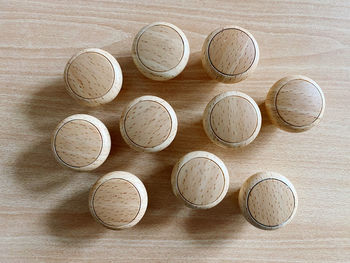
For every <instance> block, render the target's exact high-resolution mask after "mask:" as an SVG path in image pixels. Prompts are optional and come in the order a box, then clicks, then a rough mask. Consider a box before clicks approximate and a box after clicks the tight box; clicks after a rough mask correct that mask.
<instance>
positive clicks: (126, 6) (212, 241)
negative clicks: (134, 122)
mask: <svg viewBox="0 0 350 263" xmlns="http://www.w3.org/2000/svg"><path fill="white" fill-rule="evenodd" d="M157 20H158V21H159V20H160V21H162V20H163V21H167V22H170V23H174V24H175V25H177V26H178V27H180V28H181V29H183V31H184V32H185V34H186V35H187V37H188V39H189V42H190V47H191V55H190V60H189V63H188V65H187V67H186V68H185V70H184V72H183V73H182V74H181V75H180V76H178V77H177V78H175V79H173V80H171V81H168V82H163V83H159V82H155V81H152V80H149V79H146V78H145V77H143V76H142V75H141V73H139V72H138V70H137V69H136V67H135V65H134V64H133V62H132V59H131V51H130V49H131V44H132V40H133V36H134V35H135V34H136V33H137V31H138V30H139V29H140V28H141V27H142V26H144V25H146V24H148V23H151V22H154V21H157ZM228 24H233V25H239V26H242V27H244V28H247V29H248V30H250V31H251V32H252V33H253V34H254V36H255V37H256V39H257V41H258V43H259V45H260V51H261V58H260V63H259V65H258V67H257V70H256V71H255V73H254V74H253V75H252V76H251V77H250V78H248V79H247V80H246V81H243V82H241V83H238V84H233V85H225V84H218V83H217V82H214V81H211V80H210V79H209V78H208V77H207V75H206V74H205V72H204V70H203V69H202V67H201V63H200V50H201V46H202V43H203V41H204V39H205V37H206V36H207V34H209V33H210V32H211V31H212V30H214V29H215V28H217V27H219V26H224V25H228ZM0 33H1V35H0V96H1V100H0V107H1V108H0V109H1V111H0V118H1V119H0V128H1V135H0V140H1V147H0V155H1V158H0V165H1V166H0V168H1V183H0V201H1V202H0V229H1V231H0V261H1V262H59V261H62V262H68V261H70V262H78V261H83V260H85V261H91V262H106V261H107V262H108V261H110V262H147V261H148V262H230V261H239V262H263V261H269V262H321V261H322V262H326V261H327V262H339V261H343V262H349V260H350V207H349V206H350V205H349V204H350V174H349V171H350V114H349V112H350V78H349V75H350V2H349V1H348V0H343V1H333V0H322V1H312V0H309V1H306V0H299V1H278V2H277V1H259V0H255V1H217V2H216V1H179V2H176V1H170V0H164V1H161V0H155V1H139V2H136V1H130V2H128V1H120V2H110V1H68V0H67V1H46V0H41V1H39V0H38V1H6V0H1V1H0ZM88 47H98V48H103V49H105V50H107V51H109V52H111V53H112V54H113V55H115V56H116V57H117V59H118V61H119V62H120V64H121V67H122V70H123V74H124V85H123V88H122V91H121V93H120V94H119V96H118V97H117V99H116V100H115V101H113V102H112V103H110V104H108V105H106V106H102V107H99V108H97V109H90V108H86V107H81V106H79V105H78V104H76V102H75V101H74V100H73V99H72V98H71V97H70V96H69V95H68V94H67V92H66V91H65V89H64V82H63V70H64V67H65V64H66V62H67V61H68V59H69V58H70V57H71V55H73V54H74V53H75V52H77V51H78V50H80V49H82V48H88ZM287 74H303V75H306V76H309V77H310V78H312V79H314V80H315V81H317V82H318V84H319V85H320V86H321V88H322V89H323V91H324V93H325V97H326V111H325V115H324V119H323V121H322V122H321V123H320V125H319V126H318V127H316V128H314V129H312V130H310V131H308V132H305V133H302V134H290V133H286V132H283V131H280V130H278V129H276V128H274V126H272V125H271V123H270V121H269V120H268V119H267V116H266V113H265V111H264V108H263V107H262V108H261V109H262V111H263V112H262V113H263V125H262V130H261V132H260V134H259V136H258V137H257V139H256V140H255V141H254V142H253V143H252V144H251V145H249V146H248V147H247V148H244V149H241V150H227V149H221V148H219V147H218V146H215V145H214V144H213V143H211V142H210V141H209V139H208V138H207V137H206V135H205V133H204V131H203V128H202V125H201V115H202V112H203V111H204V108H205V106H206V104H207V102H209V100H210V99H211V98H212V97H213V96H214V95H216V94H219V93H221V92H224V91H228V90H238V91H242V92H245V93H247V94H249V95H250V96H252V97H253V98H254V99H255V100H256V101H257V102H258V104H259V105H262V103H263V100H264V98H265V96H266V94H267V91H268V89H269V87H270V86H271V85H272V84H273V83H274V82H275V81H276V80H278V79H279V78H281V77H283V76H285V75H287ZM148 94H151V95H156V96H159V97H162V98H164V99H166V100H167V101H169V103H170V104H171V105H172V106H173V107H174V109H175V111H176V112H177V115H178V119H179V131H178V134H177V136H176V138H175V140H174V142H173V143H172V144H171V145H170V147H168V148H167V149H166V150H164V151H162V152H159V153H138V152H135V151H134V150H131V149H130V148H129V147H128V146H127V145H126V144H125V143H124V142H123V140H122V139H121V135H120V133H119V127H118V121H119V117H120V114H121V111H122V109H123V108H124V106H126V105H127V103H128V102H129V101H131V100H132V99H134V98H135V97H137V96H141V95H148ZM76 113H87V114H91V115H93V116H96V117H98V118H100V119H101V120H102V121H103V122H105V124H106V125H107V127H108V128H109V130H110V132H111V136H112V151H111V155H110V157H109V158H108V159H107V161H106V163H105V164H103V165H102V166H101V167H100V168H98V169H97V170H95V171H94V172H90V173H86V172H83V173H79V172H76V171H71V170H69V169H65V168H62V167H61V166H59V164H58V163H57V162H56V161H55V159H54V157H53V154H52V153H51V151H50V135H51V132H52V131H53V129H54V128H55V126H56V125H57V123H58V122H59V121H61V120H62V119H64V118H65V117H67V116H69V115H71V114H76ZM193 150H206V151H210V152H212V153H214V154H216V155H218V156H219V157H220V158H222V160H223V161H224V162H225V163H226V164H227V166H228V169H229V171H230V179H231V182H230V189H229V193H228V195H227V196H226V198H225V199H224V200H223V201H222V202H221V203H220V204H219V205H218V206H217V207H215V208H213V209H210V210H207V211H193V210H190V209H189V208H186V207H185V206H184V205H183V204H182V203H181V202H180V201H178V200H177V199H176V198H175V197H174V195H173V194H172V192H171V185H170V175H171V169H172V166H173V165H174V164H175V162H176V161H177V160H178V159H179V158H180V157H181V156H182V155H184V154H185V153H187V152H189V151H193ZM114 170H125V171H128V172H131V173H134V174H136V175H137V176H139V177H140V178H141V179H142V180H143V181H144V183H145V186H146V187H147V190H148V193H149V207H148V210H147V212H146V214H145V216H144V218H143V219H142V221H141V222H140V224H138V225H137V226H136V227H135V228H133V229H130V230H124V231H118V232H115V231H110V230H105V229H104V228H103V227H101V226H100V225H99V224H98V223H96V222H95V221H94V220H93V219H92V217H91V216H90V214H89V211H88V190H89V188H90V187H91V185H92V184H93V183H94V182H95V181H96V180H97V178H98V177H99V176H101V175H103V174H105V173H107V172H110V171H114ZM262 170H272V171H276V172H279V173H281V174H283V175H285V176H287V177H288V178H289V179H290V180H291V181H292V183H293V184H294V186H295V187H296V189H297V192H298V194H299V208H298V211H297V214H296V217H295V218H294V220H293V221H292V223H291V224H290V225H288V226H287V227H285V228H283V229H280V230H276V231H270V232H268V231H262V230H258V229H256V228H254V227H253V226H251V225H250V224H249V223H247V222H246V221H245V219H244V218H243V216H242V215H241V214H240V212H239V208H238V204H237V191H238V189H239V187H240V185H241V184H242V183H243V181H244V180H245V179H246V178H247V177H248V176H250V175H251V174H253V173H255V172H258V171H262Z"/></svg>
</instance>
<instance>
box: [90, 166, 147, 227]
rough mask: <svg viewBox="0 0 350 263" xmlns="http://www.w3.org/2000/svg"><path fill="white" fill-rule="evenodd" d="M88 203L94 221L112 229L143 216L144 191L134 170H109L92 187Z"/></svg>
mask: <svg viewBox="0 0 350 263" xmlns="http://www.w3.org/2000/svg"><path fill="white" fill-rule="evenodd" d="M89 203H90V210H91V213H92V215H93V216H94V217H95V219H97V221H99V222H100V223H101V224H103V225H104V226H106V227H108V228H111V229H122V228H127V227H131V226H133V225H135V224H136V223H137V222H139V220H140V219H141V218H142V217H143V215H144V213H145V211H146V207H147V192H146V189H145V187H144V185H143V184H142V182H141V181H140V180H139V179H138V178H137V177H136V176H134V175H133V174H130V173H127V172H121V171H118V172H112V173H109V174H107V175H105V176H103V177H101V178H100V179H99V180H98V181H97V182H96V183H95V185H94V186H93V187H92V188H91V191H90V200H89Z"/></svg>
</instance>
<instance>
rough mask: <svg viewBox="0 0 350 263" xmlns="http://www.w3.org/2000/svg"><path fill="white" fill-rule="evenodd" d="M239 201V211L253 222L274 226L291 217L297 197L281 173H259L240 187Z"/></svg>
mask: <svg viewBox="0 0 350 263" xmlns="http://www.w3.org/2000/svg"><path fill="white" fill-rule="evenodd" d="M239 202H240V206H241V209H242V212H243V214H244V215H245V217H246V218H247V220H248V221H250V222H251V223H252V224H253V225H255V226H257V227H259V228H262V229H276V228H279V227H281V226H283V225H285V224H287V223H289V221H290V220H291V219H292V217H293V216H294V214H295V212H296V208H297V204H298V199H297V194H296V191H295V189H294V186H293V185H292V184H291V182H290V181H289V180H288V179H287V178H285V177H284V176H282V175H279V174H277V173H273V172H262V173H258V174H255V175H253V176H251V177H250V178H249V179H248V180H247V181H246V182H245V183H244V184H243V186H242V188H241V190H240V194H239Z"/></svg>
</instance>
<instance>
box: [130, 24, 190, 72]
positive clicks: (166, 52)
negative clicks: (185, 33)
mask: <svg viewBox="0 0 350 263" xmlns="http://www.w3.org/2000/svg"><path fill="white" fill-rule="evenodd" d="M183 53H184V44H183V41H182V38H181V36H180V35H179V33H178V32H177V31H176V30H175V29H174V28H173V27H170V26H168V25H164V24H156V25H153V26H151V27H149V28H147V29H146V30H145V31H144V32H143V33H142V34H141V36H140V38H139V39H138V42H137V54H138V57H139V58H140V61H141V62H142V64H143V65H144V66H145V67H147V68H149V69H150V70H153V71H159V72H162V71H168V70H170V69H172V68H174V67H176V66H177V65H178V64H179V63H180V61H181V59H182V57H183Z"/></svg>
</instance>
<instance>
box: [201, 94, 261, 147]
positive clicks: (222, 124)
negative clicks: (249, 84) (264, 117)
mask: <svg viewBox="0 0 350 263" xmlns="http://www.w3.org/2000/svg"><path fill="white" fill-rule="evenodd" d="M203 127H204V130H205V132H206V134H207V135H208V137H209V138H210V139H211V140H212V141H213V142H214V143H216V144H217V145H219V146H222V147H228V148H237V147H243V146H246V145H248V144H249V143H251V142H252V141H253V140H254V139H255V138H256V136H257V135H258V134H259V131H260V128H261V113H260V109H259V107H258V105H257V104H256V102H255V101H254V100H253V99H252V98H251V97H249V96H248V95H247V94H244V93H242V92H238V91H229V92H225V93H222V94H220V95H217V96H216V97H214V98H213V99H212V100H211V101H210V102H209V103H208V105H207V107H206V108H205V111H204V114H203Z"/></svg>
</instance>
